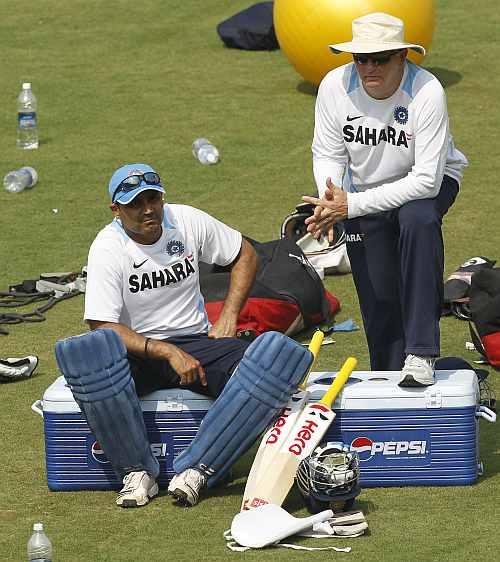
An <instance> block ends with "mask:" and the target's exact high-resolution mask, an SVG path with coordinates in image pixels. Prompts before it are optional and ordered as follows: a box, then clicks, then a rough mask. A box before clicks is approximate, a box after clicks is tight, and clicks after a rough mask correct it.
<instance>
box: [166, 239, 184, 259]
mask: <svg viewBox="0 0 500 562" xmlns="http://www.w3.org/2000/svg"><path fill="white" fill-rule="evenodd" d="M166 252H167V254H168V255H169V256H179V257H181V256H182V254H183V253H184V244H183V243H182V242H181V241H180V240H170V242H169V243H168V244H167V248H166Z"/></svg>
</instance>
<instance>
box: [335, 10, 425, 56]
mask: <svg viewBox="0 0 500 562" xmlns="http://www.w3.org/2000/svg"><path fill="white" fill-rule="evenodd" d="M328 46H329V47H330V49H331V50H332V51H333V52H334V53H335V54H339V53H379V52H381V51H394V50H397V49H413V50H414V51H416V52H417V53H422V54H423V55H425V48H424V47H422V45H417V44H415V43H406V42H405V40H404V23H403V22H402V21H401V20H400V19H399V18H395V17H394V16H390V15H389V14H384V13H383V12H375V13H373V14H367V15H366V16H362V17H360V18H356V19H355V20H353V21H352V41H347V42H346V43H338V44H336V45H328Z"/></svg>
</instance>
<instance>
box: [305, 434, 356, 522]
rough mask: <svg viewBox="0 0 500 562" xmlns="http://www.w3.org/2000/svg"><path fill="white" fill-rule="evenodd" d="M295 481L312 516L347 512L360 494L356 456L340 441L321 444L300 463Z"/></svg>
mask: <svg viewBox="0 0 500 562" xmlns="http://www.w3.org/2000/svg"><path fill="white" fill-rule="evenodd" d="M296 482H297V487H298V488H299V491H300V493H301V495H302V497H303V498H304V502H305V504H306V506H307V509H308V510H309V511H310V512H311V513H319V512H320V511H323V510H325V509H334V510H336V511H343V510H347V509H350V508H351V507H352V505H353V503H354V499H355V498H356V496H358V495H359V493H360V492H361V487H360V485H359V456H358V453H357V452H356V451H351V450H350V448H349V446H348V445H346V444H345V443H342V442H339V441H328V442H327V443H323V444H322V445H320V446H318V447H316V449H314V451H313V452H312V454H311V455H309V456H308V457H306V458H305V459H303V460H302V461H301V462H300V464H299V468H298V470H297V476H296Z"/></svg>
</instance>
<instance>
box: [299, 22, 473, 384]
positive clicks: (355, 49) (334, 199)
mask: <svg viewBox="0 0 500 562" xmlns="http://www.w3.org/2000/svg"><path fill="white" fill-rule="evenodd" d="M352 35H353V37H352V41H349V42H347V43H340V44H337V45H330V49H331V50H332V51H333V52H334V53H336V54H338V53H341V52H347V53H352V57H353V62H352V63H350V64H347V65H344V66H341V67H339V68H336V69H334V70H332V71H331V72H329V73H328V74H327V75H326V77H325V78H324V79H323V81H322V82H321V84H320V87H319V91H318V97H317V101H316V112H315V129H314V140H313V143H312V152H313V171H314V178H315V181H316V185H317V187H318V192H319V198H314V197H303V199H304V201H306V202H308V203H313V204H315V205H317V207H316V208H315V212H314V214H313V216H311V217H310V218H308V219H307V220H306V222H307V223H308V230H309V231H310V232H311V233H313V235H314V236H315V237H319V236H320V235H321V234H322V233H323V234H325V235H328V236H329V238H330V239H331V237H332V235H333V229H332V226H333V224H334V223H335V222H337V221H341V220H344V226H345V230H346V234H347V250H348V255H349V259H350V262H351V268H352V273H353V278H354V283H355V285H356V290H357V293H358V297H359V302H360V307H361V313H362V316H363V322H364V326H365V331H366V337H367V340H368V347H369V352H370V361H371V368H372V369H373V370H401V369H402V377H401V381H400V383H399V384H400V385H401V386H426V385H431V384H433V383H434V361H435V358H436V357H438V356H439V354H440V333H439V319H440V315H441V307H442V298H443V269H444V246H443V237H442V231H441V225H442V218H443V216H444V215H445V214H446V212H447V211H448V209H449V207H450V206H451V205H452V204H453V202H454V200H455V197H456V196H457V193H458V190H459V182H460V180H461V178H462V171H463V168H464V167H465V166H466V165H467V160H466V158H465V156H464V155H463V154H462V153H461V152H460V151H458V150H457V149H456V148H455V146H454V144H453V139H452V136H451V133H450V129H449V123H448V112H447V107H446V98H445V94H444V91H443V88H442V86H441V84H440V83H439V81H438V80H437V79H436V78H435V77H434V76H433V75H432V74H431V73H429V72H427V71H426V70H424V69H423V68H420V67H419V66H416V65H415V64H413V63H411V62H410V61H408V60H407V58H406V56H407V53H408V49H413V50H414V51H417V52H419V53H424V54H425V49H424V48H423V47H422V46H420V45H416V44H410V43H407V42H405V40H404V25H403V22H402V21H401V20H399V19H398V18H395V17H393V16H390V15H388V14H384V13H372V14H368V15H366V16H363V17H360V18H358V19H355V20H353V22H352Z"/></svg>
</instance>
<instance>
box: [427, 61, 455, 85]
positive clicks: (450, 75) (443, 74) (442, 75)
mask: <svg viewBox="0 0 500 562" xmlns="http://www.w3.org/2000/svg"><path fill="white" fill-rule="evenodd" d="M425 70H428V71H429V72H432V74H434V76H435V77H436V78H437V79H438V80H439V81H440V82H441V84H442V86H443V88H449V87H450V86H454V85H455V84H458V82H460V80H462V75H461V74H460V72H456V71H455V70H449V69H448V68H441V67H439V66H429V67H425Z"/></svg>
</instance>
